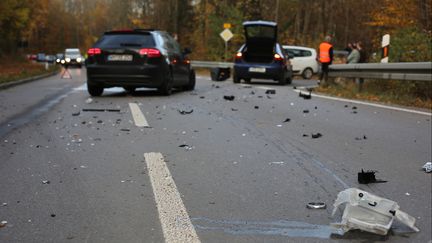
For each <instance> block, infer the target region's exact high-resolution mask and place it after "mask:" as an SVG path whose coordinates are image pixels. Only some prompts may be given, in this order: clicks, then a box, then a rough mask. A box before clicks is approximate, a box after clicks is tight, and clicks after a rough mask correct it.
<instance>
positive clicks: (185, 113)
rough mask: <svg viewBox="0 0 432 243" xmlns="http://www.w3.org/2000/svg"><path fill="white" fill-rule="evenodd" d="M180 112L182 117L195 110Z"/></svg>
mask: <svg viewBox="0 0 432 243" xmlns="http://www.w3.org/2000/svg"><path fill="white" fill-rule="evenodd" d="M178 112H179V113H180V114H182V115H188V114H191V113H192V112H193V109H192V110H190V111H184V110H178Z"/></svg>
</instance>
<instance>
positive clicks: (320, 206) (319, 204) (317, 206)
mask: <svg viewBox="0 0 432 243" xmlns="http://www.w3.org/2000/svg"><path fill="white" fill-rule="evenodd" d="M306 208H309V209H326V208H327V205H326V204H325V203H323V202H310V203H308V204H306Z"/></svg>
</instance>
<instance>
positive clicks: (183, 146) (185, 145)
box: [179, 144, 189, 148]
mask: <svg viewBox="0 0 432 243" xmlns="http://www.w3.org/2000/svg"><path fill="white" fill-rule="evenodd" d="M185 147H189V145H187V144H181V145H179V148H185Z"/></svg>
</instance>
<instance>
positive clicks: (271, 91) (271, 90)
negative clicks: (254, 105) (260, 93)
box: [265, 89, 276, 94]
mask: <svg viewBox="0 0 432 243" xmlns="http://www.w3.org/2000/svg"><path fill="white" fill-rule="evenodd" d="M265 93H266V94H276V90H274V89H268V90H266V92H265Z"/></svg>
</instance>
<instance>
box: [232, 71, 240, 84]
mask: <svg viewBox="0 0 432 243" xmlns="http://www.w3.org/2000/svg"><path fill="white" fill-rule="evenodd" d="M233 83H235V84H238V83H240V77H238V76H237V75H236V74H235V73H234V75H233Z"/></svg>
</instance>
